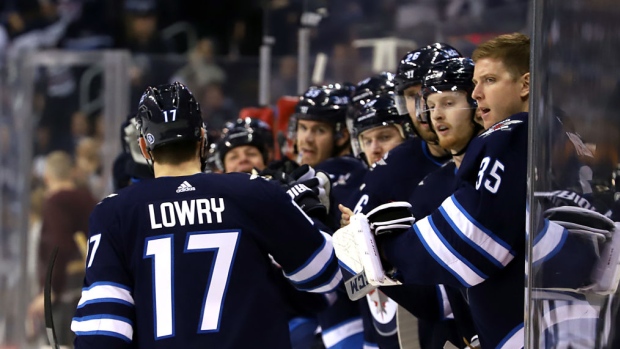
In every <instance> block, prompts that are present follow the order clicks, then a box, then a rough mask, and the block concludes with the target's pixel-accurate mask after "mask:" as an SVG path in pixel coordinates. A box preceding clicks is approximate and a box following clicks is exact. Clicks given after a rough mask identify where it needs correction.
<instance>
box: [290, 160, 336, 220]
mask: <svg viewBox="0 0 620 349" xmlns="http://www.w3.org/2000/svg"><path fill="white" fill-rule="evenodd" d="M289 178H290V180H291V183H290V184H292V183H303V184H304V185H306V186H307V187H308V188H310V189H312V191H314V192H315V193H316V194H317V195H318V197H319V200H320V201H321V203H322V204H323V205H324V206H325V208H326V209H327V212H329V208H330V197H329V195H330V192H331V188H332V183H331V181H330V179H329V175H328V174H326V173H325V172H323V171H316V170H315V169H313V168H312V167H310V166H309V165H302V166H300V167H299V168H297V169H296V170H295V171H293V172H292V173H291V174H290V175H289Z"/></svg>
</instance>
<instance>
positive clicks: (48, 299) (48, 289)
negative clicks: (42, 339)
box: [43, 247, 60, 349]
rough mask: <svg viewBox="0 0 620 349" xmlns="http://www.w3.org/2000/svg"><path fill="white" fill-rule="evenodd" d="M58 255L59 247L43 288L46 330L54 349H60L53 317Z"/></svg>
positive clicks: (48, 267)
mask: <svg viewBox="0 0 620 349" xmlns="http://www.w3.org/2000/svg"><path fill="white" fill-rule="evenodd" d="M57 255H58V247H56V248H54V251H53V252H52V256H51V257H50V261H49V263H48V264H47V274H46V275H45V285H44V286H43V304H44V307H45V329H46V331H47V339H48V340H49V342H50V346H51V347H52V349H60V346H59V345H58V339H56V330H55V328H54V318H53V316H52V272H53V271H54V263H56V256H57Z"/></svg>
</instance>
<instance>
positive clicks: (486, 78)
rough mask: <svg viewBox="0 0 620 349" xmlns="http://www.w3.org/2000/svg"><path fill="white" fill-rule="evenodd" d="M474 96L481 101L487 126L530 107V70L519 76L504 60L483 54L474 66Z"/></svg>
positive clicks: (484, 121) (482, 115)
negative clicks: (509, 68)
mask: <svg viewBox="0 0 620 349" xmlns="http://www.w3.org/2000/svg"><path fill="white" fill-rule="evenodd" d="M473 81H474V84H476V87H475V88H474V91H473V92H472V97H473V98H474V99H475V100H476V101H478V107H479V108H480V111H481V117H482V120H483V123H484V128H485V129H488V128H489V127H491V126H492V125H493V124H495V123H497V122H499V121H502V120H505V119H507V118H509V117H510V116H511V115H513V114H516V113H519V112H524V111H527V107H528V105H527V104H528V98H529V73H527V74H524V75H522V76H520V77H515V76H514V75H513V74H511V73H510V72H509V71H508V70H507V69H506V67H505V65H504V63H503V62H502V61H500V60H498V59H494V58H483V59H480V60H478V61H477V62H476V66H475V67H474V78H473Z"/></svg>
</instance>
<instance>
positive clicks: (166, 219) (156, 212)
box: [148, 198, 225, 229]
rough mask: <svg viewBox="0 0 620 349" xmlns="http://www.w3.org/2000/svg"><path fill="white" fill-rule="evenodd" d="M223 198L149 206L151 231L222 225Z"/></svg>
mask: <svg viewBox="0 0 620 349" xmlns="http://www.w3.org/2000/svg"><path fill="white" fill-rule="evenodd" d="M224 208H225V207H224V199H223V198H210V199H193V200H182V201H172V202H162V203H159V204H149V205H148V210H149V218H150V220H151V229H161V228H171V227H175V226H185V225H194V224H205V223H207V224H210V223H214V222H215V223H222V212H224Z"/></svg>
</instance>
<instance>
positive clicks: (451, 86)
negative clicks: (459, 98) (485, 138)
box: [417, 58, 483, 155]
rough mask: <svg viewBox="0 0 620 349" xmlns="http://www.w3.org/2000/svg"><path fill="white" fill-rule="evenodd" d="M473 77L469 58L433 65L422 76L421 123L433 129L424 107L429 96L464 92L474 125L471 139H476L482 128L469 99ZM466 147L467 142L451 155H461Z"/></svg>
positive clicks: (428, 111)
mask: <svg viewBox="0 0 620 349" xmlns="http://www.w3.org/2000/svg"><path fill="white" fill-rule="evenodd" d="M473 77H474V61H472V60H471V59H470V58H453V59H449V60H445V61H441V62H437V63H435V64H434V65H433V66H432V67H431V69H430V70H429V71H428V73H427V74H426V75H425V76H424V81H423V82H422V93H421V94H422V99H421V100H420V101H419V103H420V104H422V105H421V106H420V107H418V108H417V109H419V110H421V112H420V114H419V116H420V118H421V119H422V121H424V122H428V124H429V126H430V128H431V129H433V123H432V122H431V120H430V109H429V108H428V107H427V105H426V102H427V99H428V96H429V95H431V94H434V93H454V92H457V91H462V92H465V96H466V98H467V103H468V104H469V107H468V109H471V122H472V123H473V125H474V128H473V130H474V131H473V134H472V136H471V139H473V138H474V137H476V136H477V135H478V133H479V131H481V130H482V129H483V127H482V125H480V124H479V123H478V122H476V120H475V118H476V108H477V107H478V104H477V103H476V101H475V100H474V99H473V98H472V97H471V93H472V91H473V90H474V83H473V82H472V78H473ZM470 141H471V140H470ZM468 146H469V142H468V143H467V145H466V146H465V148H463V149H461V150H459V151H457V152H456V153H454V154H453V155H461V154H463V153H464V152H465V151H466V150H467V147H468Z"/></svg>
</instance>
